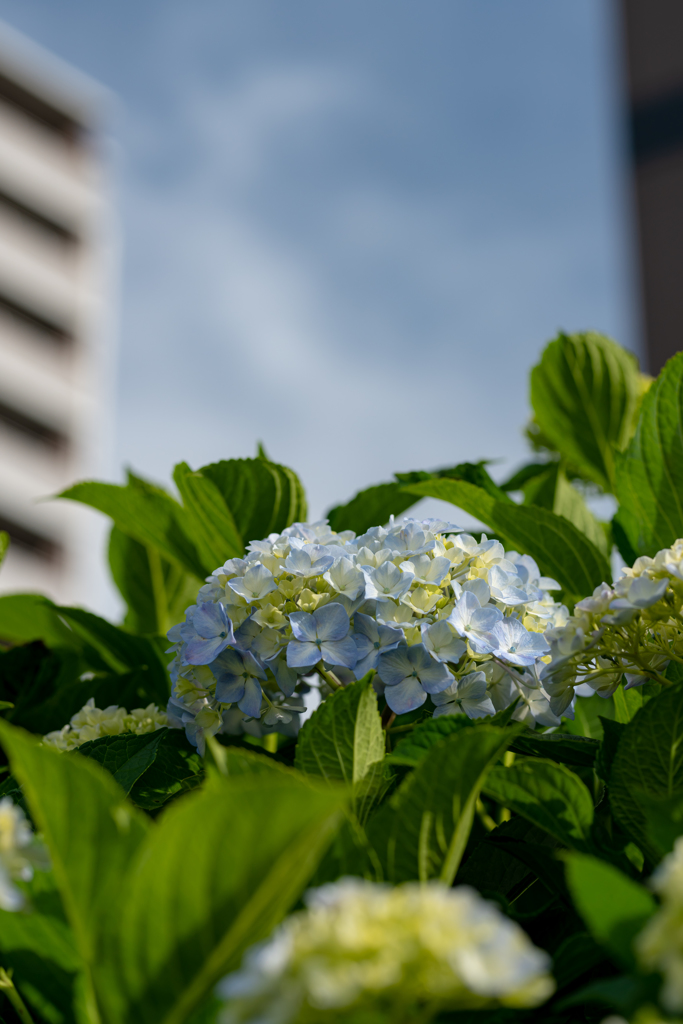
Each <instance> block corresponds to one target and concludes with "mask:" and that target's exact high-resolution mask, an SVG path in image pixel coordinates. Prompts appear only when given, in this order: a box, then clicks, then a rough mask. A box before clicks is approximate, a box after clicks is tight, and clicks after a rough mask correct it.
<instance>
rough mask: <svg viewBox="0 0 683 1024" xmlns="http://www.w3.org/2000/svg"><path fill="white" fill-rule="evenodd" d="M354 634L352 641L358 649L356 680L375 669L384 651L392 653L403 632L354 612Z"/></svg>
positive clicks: (368, 616)
mask: <svg viewBox="0 0 683 1024" xmlns="http://www.w3.org/2000/svg"><path fill="white" fill-rule="evenodd" d="M353 621H354V625H355V630H356V631H355V633H354V634H353V641H354V643H355V645H356V647H357V649H358V658H359V660H358V663H357V664H356V668H355V673H356V679H362V678H363V676H364V675H365V673H366V672H369V671H370V669H372V668H377V665H378V663H379V656H380V654H382V653H383V652H384V651H393V650H395V649H396V648H397V647H398V645H399V644H400V643H401V641H402V640H403V630H402V629H394V628H392V627H391V626H383V625H382V624H381V623H380V622H377V621H376V620H375V619H373V618H372V617H371V616H370V615H363V614H362V612H356V614H355V615H354V617H353Z"/></svg>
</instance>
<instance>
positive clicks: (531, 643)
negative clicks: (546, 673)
mask: <svg viewBox="0 0 683 1024" xmlns="http://www.w3.org/2000/svg"><path fill="white" fill-rule="evenodd" d="M490 637H491V643H492V648H493V650H492V652H491V653H492V654H493V655H494V656H495V657H497V658H503V659H504V660H505V661H507V662H510V663H511V664H512V665H533V664H534V662H535V661H537V660H538V658H541V657H542V656H543V655H544V654H547V653H548V651H549V650H550V645H549V644H548V643H546V640H545V637H544V636H543V634H542V633H530V632H529V631H528V630H526V629H525V628H524V626H523V625H522V623H521V622H520V621H519V619H513V618H512V617H510V618H506V619H501V620H500V622H497V623H496V624H495V626H494V627H493V629H492V630H491V633H490Z"/></svg>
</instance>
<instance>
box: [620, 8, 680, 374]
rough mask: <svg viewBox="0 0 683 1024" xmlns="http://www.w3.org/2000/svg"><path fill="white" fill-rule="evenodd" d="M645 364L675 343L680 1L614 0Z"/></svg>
mask: <svg viewBox="0 0 683 1024" xmlns="http://www.w3.org/2000/svg"><path fill="white" fill-rule="evenodd" d="M621 9H622V19H623V33H624V42H625V48H626V61H625V63H626V67H627V78H628V102H629V107H630V128H631V160H632V171H633V194H634V200H635V207H636V221H637V233H638V255H639V271H640V274H639V276H640V285H641V298H642V325H641V330H642V332H643V335H644V338H643V340H644V342H645V349H646V352H647V364H648V365H647V368H648V370H649V371H650V373H652V374H657V373H659V371H660V370H661V368H662V366H663V365H664V363H665V362H666V360H667V359H669V358H670V357H671V356H672V355H673V354H674V353H675V352H678V351H680V349H681V348H683V3H682V2H681V0H621Z"/></svg>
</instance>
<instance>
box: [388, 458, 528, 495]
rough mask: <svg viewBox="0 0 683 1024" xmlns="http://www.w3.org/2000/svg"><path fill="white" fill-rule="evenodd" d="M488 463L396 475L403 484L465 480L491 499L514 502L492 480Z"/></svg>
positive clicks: (466, 464)
mask: <svg viewBox="0 0 683 1024" xmlns="http://www.w3.org/2000/svg"><path fill="white" fill-rule="evenodd" d="M486 465H487V463H486V462H484V461H482V462H460V463H459V464H458V465H457V466H449V467H448V468H447V469H436V470H434V472H432V473H427V472H424V471H421V470H420V471H418V472H413V473H395V474H394V475H395V477H396V479H397V480H398V481H399V483H402V484H416V483H420V482H421V481H422V480H433V479H441V478H446V479H448V480H464V481H465V482H466V483H468V484H474V485H475V487H481V489H482V490H484V491H486V493H487V494H490V495H491V497H493V498H495V499H496V501H502V502H505V503H508V502H512V498H510V497H508V495H507V493H506V491H505V490H504V489H503V488H502V487H499V486H498V484H497V483H495V481H494V480H492V479H491V476H490V474H489V473H488V471H487V469H486Z"/></svg>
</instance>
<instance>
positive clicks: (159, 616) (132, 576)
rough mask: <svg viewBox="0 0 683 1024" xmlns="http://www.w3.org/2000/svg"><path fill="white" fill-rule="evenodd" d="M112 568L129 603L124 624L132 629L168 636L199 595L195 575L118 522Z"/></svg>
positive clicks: (112, 537)
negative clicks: (134, 536)
mask: <svg viewBox="0 0 683 1024" xmlns="http://www.w3.org/2000/svg"><path fill="white" fill-rule="evenodd" d="M109 568H110V569H111V574H112V577H113V579H114V583H115V584H116V586H117V587H118V589H119V592H120V593H121V596H122V597H123V599H124V601H125V602H126V604H127V606H128V610H127V612H126V617H125V619H124V622H123V624H124V626H125V628H126V629H127V630H128V631H129V632H131V633H138V634H145V633H146V634H155V635H159V636H165V635H166V633H167V632H168V631H169V629H170V628H171V626H172V625H173V624H174V623H176V622H178V621H179V620H181V619H182V618H183V615H184V610H185V608H186V607H187V606H188V604H192V603H193V601H194V600H195V598H196V596H197V587H198V580H197V578H196V576H192V575H190V573H187V572H185V571H184V570H183V569H181V568H179V566H178V565H177V563H176V562H170V561H169V560H168V559H167V558H164V557H163V556H162V555H160V554H159V552H158V550H157V549H156V548H153V547H151V546H150V545H145V544H140V543H139V542H138V541H137V540H134V539H133V538H132V537H129V536H128V534H126V533H123V531H122V530H119V528H118V527H117V526H113V527H112V530H111V533H110V535H109Z"/></svg>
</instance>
